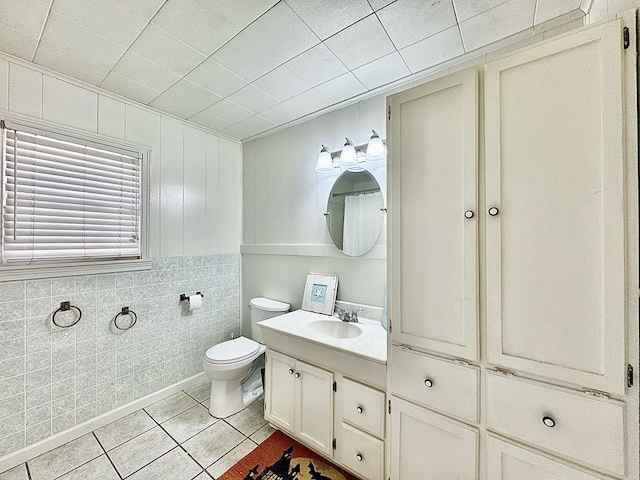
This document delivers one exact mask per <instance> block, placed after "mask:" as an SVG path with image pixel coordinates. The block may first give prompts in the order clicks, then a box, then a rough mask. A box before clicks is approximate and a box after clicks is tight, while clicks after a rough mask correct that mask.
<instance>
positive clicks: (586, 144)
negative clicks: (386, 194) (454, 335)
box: [403, 20, 635, 394]
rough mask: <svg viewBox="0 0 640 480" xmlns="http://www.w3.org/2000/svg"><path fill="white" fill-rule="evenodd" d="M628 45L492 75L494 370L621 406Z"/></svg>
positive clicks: (565, 41) (566, 52) (563, 50)
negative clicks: (609, 397)
mask: <svg viewBox="0 0 640 480" xmlns="http://www.w3.org/2000/svg"><path fill="white" fill-rule="evenodd" d="M621 39H622V24H621V21H620V20H615V21H612V22H609V23H605V24H603V25H601V26H597V27H592V28H589V29H586V30H583V31H581V32H579V33H576V34H573V35H570V36H567V37H563V38H560V39H557V40H553V41H551V42H546V43H543V44H541V45H539V46H534V47H531V48H529V49H527V50H524V51H522V52H520V53H517V54H514V55H510V56H508V57H505V58H503V59H501V60H497V61H494V62H492V63H489V64H487V65H486V66H485V75H484V78H485V95H486V100H485V105H486V107H485V108H486V129H485V130H486V201H487V212H484V213H483V214H484V215H485V217H486V236H487V237H486V238H487V241H486V260H487V275H486V277H487V323H488V325H487V329H488V332H487V349H488V360H489V361H490V362H491V363H493V364H497V365H501V366H505V367H507V368H513V369H515V370H521V371H526V372H529V373H533V374H539V375H542V376H546V377H550V378H555V379H558V380H561V381H566V382H570V383H574V384H576V383H577V384H578V385H582V386H589V387H592V388H595V389H598V390H604V391H608V392H613V393H616V394H624V393H625V383H624V381H625V372H624V368H625V361H624V345H625V337H624V335H625V282H624V272H625V263H624V252H625V241H624V238H625V237H624V235H625V230H624V212H625V194H624V191H625V189H624V171H623V166H624V151H625V149H624V131H623V119H624V110H625V108H624V98H623V63H622V52H623V46H622V41H621ZM633 108H635V105H633ZM493 207H495V209H496V210H493V211H492V210H490V209H491V208H493ZM403 228H404V227H403Z"/></svg>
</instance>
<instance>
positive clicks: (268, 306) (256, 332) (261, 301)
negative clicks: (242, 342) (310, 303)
mask: <svg viewBox="0 0 640 480" xmlns="http://www.w3.org/2000/svg"><path fill="white" fill-rule="evenodd" d="M249 307H250V309H251V338H253V339H254V340H255V341H256V342H258V343H263V342H262V331H261V330H260V325H258V322H260V321H262V320H266V319H267V318H271V317H276V316H278V315H282V314H283V313H287V312H288V311H289V309H290V308H291V305H289V304H288V303H284V302H279V301H277V300H271V299H270V298H264V297H257V298H252V299H251V301H250V302H249Z"/></svg>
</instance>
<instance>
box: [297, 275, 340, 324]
mask: <svg viewBox="0 0 640 480" xmlns="http://www.w3.org/2000/svg"><path fill="white" fill-rule="evenodd" d="M337 294H338V277H337V276H336V275H323V274H321V273H309V274H308V275H307V284H306V285H305V287H304V297H303V298H302V310H306V311H308V312H315V313H322V314H324V315H333V307H334V305H335V303H336V295H337Z"/></svg>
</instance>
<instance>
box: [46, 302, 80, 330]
mask: <svg viewBox="0 0 640 480" xmlns="http://www.w3.org/2000/svg"><path fill="white" fill-rule="evenodd" d="M72 308H73V309H74V310H77V311H78V318H76V319H75V321H74V322H73V323H70V324H69V325H61V324H60V323H58V322H57V320H56V315H57V314H58V313H60V312H68V311H69V310H71V309H72ZM81 318H82V310H80V309H79V308H78V307H76V306H75V305H71V302H62V303H60V308H59V309H57V310H56V311H55V312H53V315H51V321H52V322H53V324H54V325H55V326H56V327H60V328H69V327H73V326H74V325H75V324H76V323H78V322H79V321H80V319H81Z"/></svg>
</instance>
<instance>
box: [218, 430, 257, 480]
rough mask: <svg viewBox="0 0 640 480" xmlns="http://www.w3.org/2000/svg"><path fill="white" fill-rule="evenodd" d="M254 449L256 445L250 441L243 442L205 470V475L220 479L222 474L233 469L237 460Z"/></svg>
mask: <svg viewBox="0 0 640 480" xmlns="http://www.w3.org/2000/svg"><path fill="white" fill-rule="evenodd" d="M256 447H257V445H256V444H255V443H253V442H252V441H251V440H248V439H247V440H245V441H244V442H242V443H241V444H240V445H238V446H237V447H236V448H234V449H233V450H231V451H230V452H229V453H227V454H226V455H225V456H224V457H222V458H221V459H220V460H218V461H217V462H216V463H214V464H213V465H211V466H210V467H209V468H207V473H208V474H209V475H211V476H212V477H213V478H218V477H220V476H221V475H222V474H223V473H224V472H226V471H227V470H229V469H230V468H231V467H233V466H234V465H235V464H236V463H237V462H238V460H240V459H241V458H243V457H244V456H245V455H247V454H248V453H250V452H251V451H252V450H253V449H254V448H256Z"/></svg>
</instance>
